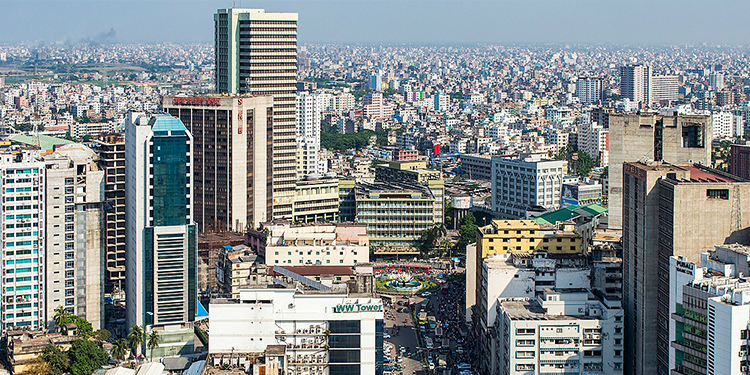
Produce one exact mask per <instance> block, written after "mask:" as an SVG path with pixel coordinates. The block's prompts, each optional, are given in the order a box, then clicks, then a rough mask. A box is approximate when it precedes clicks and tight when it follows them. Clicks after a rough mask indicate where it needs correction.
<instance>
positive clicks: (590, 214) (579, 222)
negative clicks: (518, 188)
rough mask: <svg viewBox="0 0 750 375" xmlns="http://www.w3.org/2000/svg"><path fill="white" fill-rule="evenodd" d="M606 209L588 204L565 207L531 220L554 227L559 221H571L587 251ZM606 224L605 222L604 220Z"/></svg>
mask: <svg viewBox="0 0 750 375" xmlns="http://www.w3.org/2000/svg"><path fill="white" fill-rule="evenodd" d="M607 212H608V211H607V209H606V208H604V207H602V206H600V205H598V204H589V205H585V206H575V205H574V206H567V207H563V208H561V209H559V210H555V211H548V212H545V213H543V214H541V215H539V216H537V217H535V218H533V219H532V220H534V222H536V223H537V224H549V225H555V224H556V223H559V222H561V221H573V222H574V223H575V232H576V233H579V234H580V235H581V237H583V248H584V251H587V250H588V247H589V246H590V245H591V239H592V238H593V236H594V230H595V229H596V227H597V226H598V225H599V224H600V223H601V222H602V218H603V217H606V215H605V214H606V213H607ZM604 222H606V220H604Z"/></svg>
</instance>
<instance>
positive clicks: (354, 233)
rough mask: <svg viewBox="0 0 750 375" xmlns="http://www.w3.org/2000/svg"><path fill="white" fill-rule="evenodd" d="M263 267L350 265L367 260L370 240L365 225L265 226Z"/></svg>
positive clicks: (269, 224) (285, 224)
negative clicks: (266, 231) (266, 233)
mask: <svg viewBox="0 0 750 375" xmlns="http://www.w3.org/2000/svg"><path fill="white" fill-rule="evenodd" d="M264 228H265V229H268V237H267V239H266V240H267V242H266V247H265V250H264V251H263V252H260V253H259V255H261V256H263V257H264V258H265V261H266V264H267V265H269V266H274V265H294V266H297V265H311V264H323V265H336V266H342V265H343V266H353V265H355V264H358V263H367V262H369V261H370V248H369V246H370V239H369V236H368V235H367V227H366V226H365V225H364V224H343V223H341V224H314V225H291V224H289V223H286V222H284V223H267V224H265V225H264Z"/></svg>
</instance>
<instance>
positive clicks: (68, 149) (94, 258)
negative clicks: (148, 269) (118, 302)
mask: <svg viewBox="0 0 750 375" xmlns="http://www.w3.org/2000/svg"><path fill="white" fill-rule="evenodd" d="M45 163H46V164H47V165H46V168H47V173H46V180H47V181H46V185H45V186H46V205H47V207H46V209H45V213H46V216H47V217H46V238H45V242H44V252H45V255H46V259H45V268H44V269H45V272H46V273H47V277H46V278H45V279H46V283H47V287H46V290H45V292H46V300H47V303H46V308H47V313H46V316H47V320H48V323H47V328H49V329H52V328H54V322H52V318H53V317H54V315H55V309H56V308H57V307H59V306H63V307H64V308H65V310H66V311H68V312H69V313H71V314H75V315H78V316H80V317H81V318H84V319H86V320H87V321H88V322H89V323H91V326H92V328H93V329H94V330H98V329H101V328H104V262H103V259H104V256H105V252H106V251H105V246H104V235H103V233H104V231H103V230H102V229H103V226H102V225H103V223H104V220H105V217H104V216H105V214H104V210H105V207H104V199H105V195H104V171H102V170H101V169H100V168H99V166H98V165H97V163H96V153H95V152H94V151H92V150H91V149H89V148H88V147H86V146H84V145H82V144H77V143H75V144H70V145H66V146H62V147H60V148H58V149H57V151H55V152H54V153H53V154H51V155H48V156H47V157H45ZM17 200H18V199H17ZM17 200H16V201H17ZM17 212H18V211H16V213H17ZM20 226H21V224H16V227H20ZM17 280H18V278H17ZM6 307H7V306H6ZM8 312H9V310H6V314H7V313H8Z"/></svg>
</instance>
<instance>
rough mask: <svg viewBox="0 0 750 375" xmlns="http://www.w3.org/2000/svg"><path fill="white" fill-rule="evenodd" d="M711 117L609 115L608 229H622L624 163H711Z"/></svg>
mask: <svg viewBox="0 0 750 375" xmlns="http://www.w3.org/2000/svg"><path fill="white" fill-rule="evenodd" d="M712 129H713V128H712V126H711V117H710V116H704V115H673V116H662V115H657V114H640V115H638V114H610V116H609V191H608V202H609V226H610V227H611V228H613V229H621V228H622V220H623V219H622V199H623V198H622V197H623V192H622V188H623V185H622V175H623V174H622V163H623V162H628V161H632V162H635V161H638V160H656V161H660V160H663V161H666V162H669V163H672V164H692V163H700V164H704V165H709V164H710V163H711V147H710V145H711V134H712Z"/></svg>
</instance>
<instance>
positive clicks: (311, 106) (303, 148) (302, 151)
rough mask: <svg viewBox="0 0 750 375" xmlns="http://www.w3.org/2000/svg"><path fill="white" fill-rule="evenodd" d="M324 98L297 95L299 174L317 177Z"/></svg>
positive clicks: (312, 95)
mask: <svg viewBox="0 0 750 375" xmlns="http://www.w3.org/2000/svg"><path fill="white" fill-rule="evenodd" d="M323 105H324V103H323V98H320V97H318V95H316V94H313V93H310V92H307V91H302V92H299V93H297V174H298V175H299V176H300V177H304V176H309V175H317V174H319V173H320V170H319V158H318V153H319V152H320V113H321V111H322V110H323Z"/></svg>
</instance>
